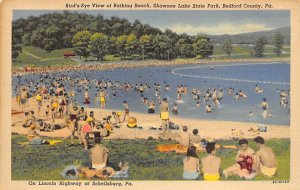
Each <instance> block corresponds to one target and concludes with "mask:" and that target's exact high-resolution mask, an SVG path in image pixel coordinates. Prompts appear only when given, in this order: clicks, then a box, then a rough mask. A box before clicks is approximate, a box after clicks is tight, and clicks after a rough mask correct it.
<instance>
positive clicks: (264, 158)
mask: <svg viewBox="0 0 300 190" xmlns="http://www.w3.org/2000/svg"><path fill="white" fill-rule="evenodd" d="M254 142H255V143H256V145H257V147H258V149H259V150H258V151H257V152H256V154H255V167H256V172H257V173H259V172H261V173H262V174H263V175H265V176H267V177H273V176H274V175H275V173H276V170H277V164H276V156H275V154H274V152H273V150H272V149H271V148H269V147H267V146H266V145H265V140H264V139H263V138H262V137H260V136H258V137H255V138H254Z"/></svg>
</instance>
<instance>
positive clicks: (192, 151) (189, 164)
mask: <svg viewBox="0 0 300 190" xmlns="http://www.w3.org/2000/svg"><path fill="white" fill-rule="evenodd" d="M199 175H200V164H199V158H198V155H197V151H196V147H195V146H189V147H188V149H187V153H186V157H184V159H183V175H182V177H183V179H192V180H193V179H197V178H198V177H199Z"/></svg>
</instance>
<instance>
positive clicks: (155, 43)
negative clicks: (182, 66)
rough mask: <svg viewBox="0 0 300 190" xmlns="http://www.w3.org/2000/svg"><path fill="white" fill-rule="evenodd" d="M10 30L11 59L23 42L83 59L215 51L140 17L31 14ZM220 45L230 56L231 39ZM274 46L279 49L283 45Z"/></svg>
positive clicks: (202, 39) (199, 39)
mask: <svg viewBox="0 0 300 190" xmlns="http://www.w3.org/2000/svg"><path fill="white" fill-rule="evenodd" d="M12 30H13V31H12V35H13V36H12V57H13V58H16V57H18V55H19V53H20V52H21V51H22V45H28V46H35V47H40V48H42V49H44V50H45V51H47V52H51V51H52V50H55V49H62V48H74V51H75V53H76V54H77V55H78V56H80V57H83V58H85V59H87V58H88V57H90V56H93V57H95V58H96V59H97V60H103V57H104V56H105V55H107V54H111V55H117V56H120V57H121V58H122V59H127V58H134V57H136V58H139V59H162V60H170V59H174V58H179V57H180V58H190V57H196V56H197V57H199V58H208V57H210V56H211V55H212V54H213V50H214V45H213V44H212V43H211V40H210V38H209V37H207V36H206V35H204V34H201V35H197V36H190V35H187V34H180V35H178V34H176V33H175V32H173V31H172V30H169V29H167V30H165V31H164V32H163V31H161V30H160V29H158V28H155V27H152V26H150V25H148V24H142V23H141V22H140V21H139V20H135V21H134V22H133V23H130V22H129V21H128V20H127V19H126V18H119V17H115V16H113V17H111V18H104V17H103V15H101V14H98V15H97V16H93V15H89V14H86V13H77V12H68V11H64V12H62V13H58V12H54V13H49V14H44V15H41V16H39V17H33V16H31V17H28V18H26V19H23V18H21V19H18V20H16V21H13V24H12ZM199 32H201V31H199ZM282 46H283V42H282ZM222 48H223V50H224V52H225V53H226V54H227V55H229V56H230V54H231V52H232V45H231V42H230V41H224V44H223V47H222ZM277 49H278V51H277V52H281V49H282V47H281V48H280V47H278V48H277ZM254 50H255V49H254ZM279 54H280V53H279ZM279 54H278V55H279ZM253 55H256V54H253ZM257 55H258V54H257Z"/></svg>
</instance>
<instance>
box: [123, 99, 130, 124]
mask: <svg viewBox="0 0 300 190" xmlns="http://www.w3.org/2000/svg"><path fill="white" fill-rule="evenodd" d="M123 107H124V117H123V120H122V122H124V121H125V119H126V117H128V118H129V105H128V103H127V101H124V102H123Z"/></svg>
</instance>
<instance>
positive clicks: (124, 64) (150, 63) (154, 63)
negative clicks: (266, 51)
mask: <svg viewBox="0 0 300 190" xmlns="http://www.w3.org/2000/svg"><path fill="white" fill-rule="evenodd" d="M289 61H290V59H289V58H272V59H266V58H264V59H262V58H260V59H255V58H252V59H234V60H233V59H222V60H216V59H213V58H212V59H183V60H177V61H161V60H145V61H138V62H132V61H131V62H130V61H129V62H128V61H121V62H110V63H101V64H99V63H98V64H97V63H95V64H93V65H76V66H53V67H43V66H42V65H41V67H30V66H28V67H26V69H25V68H12V75H16V74H18V75H23V74H32V73H48V72H57V71H64V70H113V69H120V68H121V69H130V68H141V67H160V66H174V65H191V64H223V63H232V62H234V63H247V62H251V63H256V62H257V63H261V62H266V63H269V62H288V63H289Z"/></svg>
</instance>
